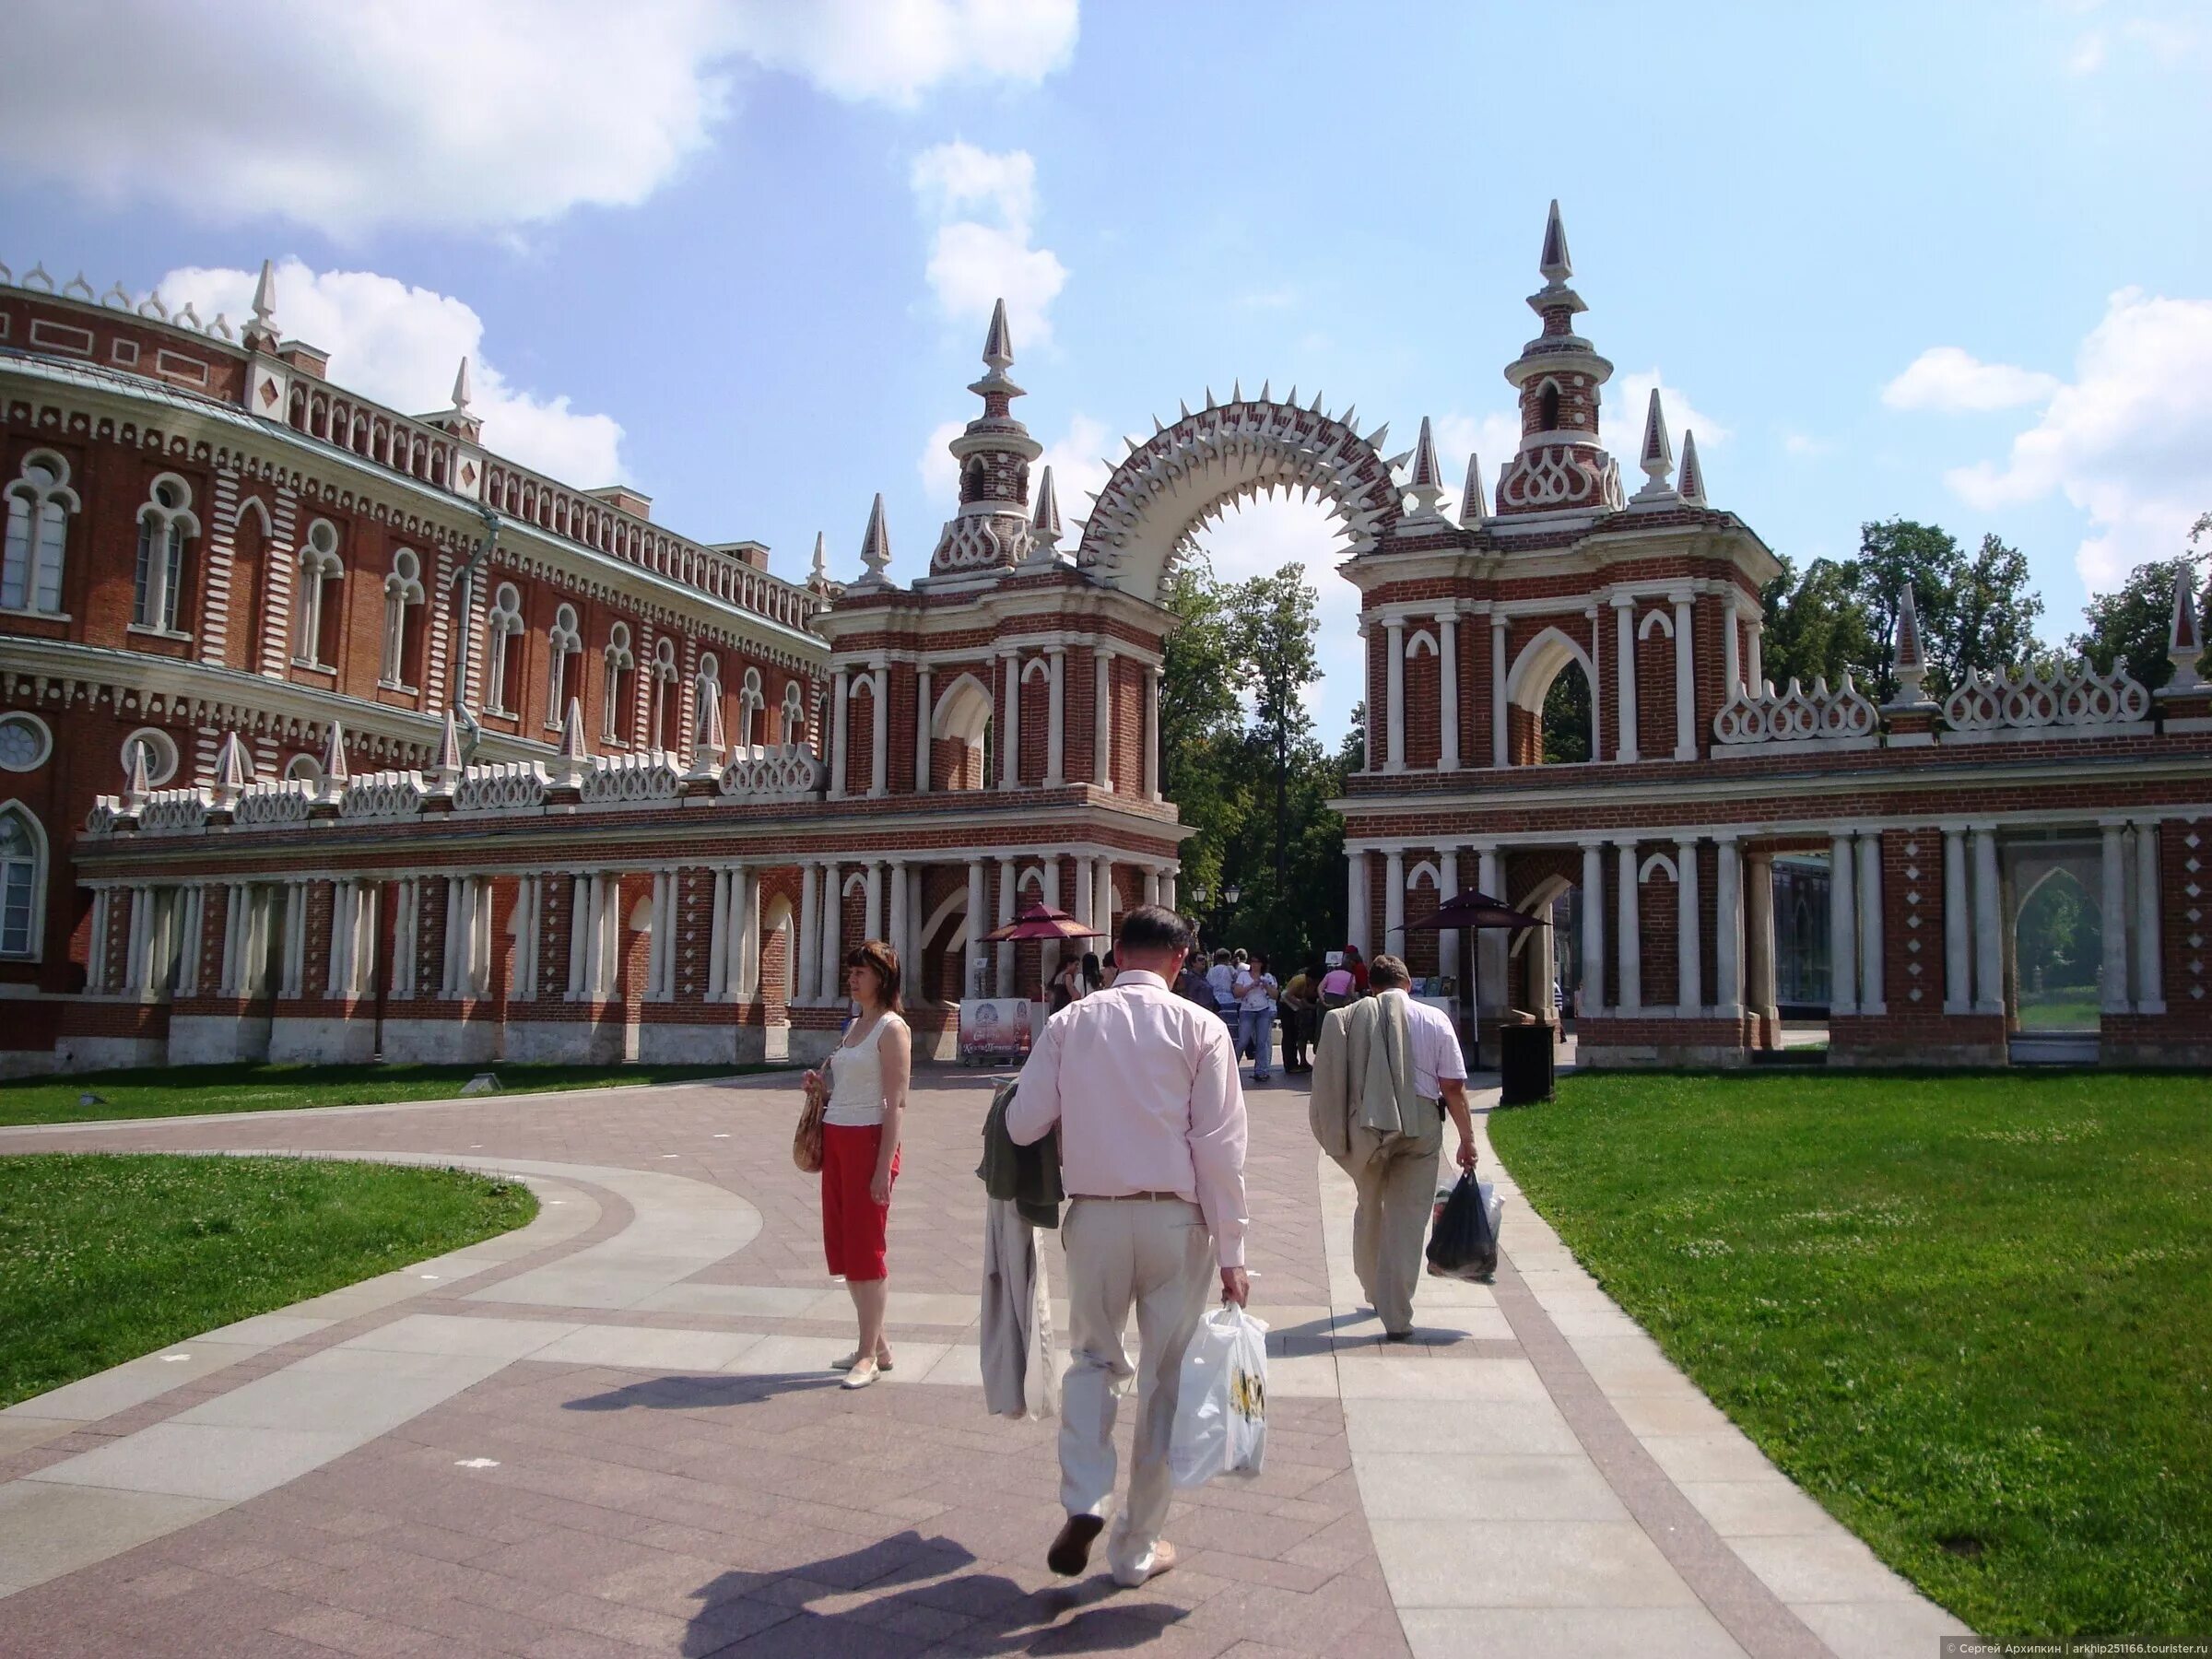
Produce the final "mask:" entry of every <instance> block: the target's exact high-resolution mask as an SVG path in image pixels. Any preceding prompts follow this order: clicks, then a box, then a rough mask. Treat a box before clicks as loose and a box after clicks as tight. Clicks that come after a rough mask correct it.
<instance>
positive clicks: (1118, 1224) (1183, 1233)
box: [1060, 1198, 1214, 1581]
mask: <svg viewBox="0 0 2212 1659" xmlns="http://www.w3.org/2000/svg"><path fill="white" fill-rule="evenodd" d="M1061 1238H1062V1240H1063V1241H1064V1242H1065V1244H1066V1246H1067V1300H1068V1317H1067V1324H1068V1331H1067V1341H1068V1367H1067V1378H1066V1381H1065V1383H1064V1384H1063V1385H1062V1387H1061V1391H1060V1502H1061V1505H1062V1507H1063V1508H1065V1510H1066V1511H1067V1512H1068V1513H1069V1514H1071V1515H1099V1516H1101V1517H1102V1516H1104V1515H1105V1513H1106V1512H1107V1507H1108V1505H1109V1504H1110V1503H1111V1502H1112V1498H1113V1479H1114V1462H1115V1459H1114V1450H1113V1418H1114V1412H1115V1408H1116V1406H1117V1405H1118V1404H1119V1402H1120V1399H1121V1396H1122V1395H1123V1394H1124V1393H1126V1392H1127V1390H1128V1387H1129V1382H1130V1379H1131V1378H1132V1377H1135V1380H1136V1438H1135V1444H1134V1445H1133V1447H1132V1448H1131V1452H1130V1457H1129V1496H1128V1498H1127V1500H1125V1501H1124V1503H1123V1505H1122V1512H1121V1517H1120V1519H1119V1520H1118V1521H1117V1522H1116V1523H1115V1525H1114V1529H1113V1535H1112V1541H1111V1544H1110V1546H1109V1559H1111V1561H1112V1567H1113V1571H1114V1576H1115V1577H1117V1578H1121V1579H1124V1580H1131V1581H1139V1580H1141V1579H1142V1578H1143V1576H1144V1575H1145V1574H1146V1573H1147V1572H1149V1571H1151V1567H1152V1552H1153V1547H1154V1546H1155V1545H1156V1544H1157V1543H1158V1542H1159V1531H1160V1528H1161V1527H1162V1526H1163V1525H1164V1524H1166V1522H1167V1518H1168V1502H1169V1500H1170V1498H1171V1496H1172V1495H1173V1492H1172V1487H1173V1483H1172V1481H1171V1477H1170V1475H1169V1470H1168V1447H1169V1444H1170V1442H1171V1439H1172V1437H1173V1434H1174V1429H1175V1401H1176V1394H1177V1392H1178V1384H1179V1383H1180V1382H1181V1381H1182V1355H1183V1350H1184V1349H1185V1348H1187V1347H1190V1345H1191V1334H1192V1333H1193V1332H1194V1331H1195V1330H1196V1329H1197V1328H1198V1321H1199V1320H1200V1319H1201V1318H1203V1317H1204V1316H1205V1313H1206V1288H1207V1287H1208V1286H1209V1285H1210V1284H1211V1283H1212V1282H1213V1278H1214V1242H1213V1237H1212V1235H1211V1234H1210V1233H1208V1232H1207V1230H1206V1218H1205V1216H1204V1214H1203V1213H1202V1212H1201V1211H1200V1210H1199V1208H1198V1206H1196V1205H1194V1204H1187V1203H1184V1202H1183V1201H1182V1200H1181V1199H1155V1200H1116V1201H1112V1202H1109V1201H1106V1200H1101V1199H1096V1198H1090V1199H1086V1198H1078V1199H1077V1200H1076V1201H1075V1203H1074V1204H1073V1205H1072V1206H1070V1207H1069V1209H1068V1212H1067V1219H1066V1220H1065V1222H1063V1223H1062V1224H1061ZM1133 1307H1134V1308H1135V1311H1136V1335H1137V1359H1136V1363H1135V1365H1132V1364H1131V1363H1130V1361H1129V1355H1128V1351H1127V1349H1126V1347H1125V1346H1124V1333H1125V1332H1126V1331H1127V1329H1128V1325H1129V1312H1130V1310H1131V1308H1133Z"/></svg>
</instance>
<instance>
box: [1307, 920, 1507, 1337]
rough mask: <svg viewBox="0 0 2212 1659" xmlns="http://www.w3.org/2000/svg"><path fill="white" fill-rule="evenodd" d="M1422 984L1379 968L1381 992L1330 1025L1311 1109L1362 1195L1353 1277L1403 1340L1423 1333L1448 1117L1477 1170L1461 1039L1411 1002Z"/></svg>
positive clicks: (1326, 1147)
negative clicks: (1427, 1257) (1416, 1298)
mask: <svg viewBox="0 0 2212 1659" xmlns="http://www.w3.org/2000/svg"><path fill="white" fill-rule="evenodd" d="M1412 982H1413V980H1412V976H1411V974H1409V973H1408V972H1407V971H1406V964H1405V963H1404V962H1403V961H1401V960H1399V959H1397V958H1396V957H1394V956H1379V957H1377V958H1376V959H1374V961H1373V963H1372V964H1371V967H1370V969H1369V971H1368V984H1369V987H1370V988H1371V990H1372V991H1373V992H1374V994H1373V995H1371V996H1369V997H1364V998H1362V999H1361V1000H1360V1001H1359V1002H1356V1003H1353V1004H1352V1005H1351V1006H1348V1007H1343V1008H1338V1009H1336V1010H1335V1011H1334V1012H1332V1013H1331V1014H1330V1015H1329V1017H1328V1018H1327V1019H1326V1020H1324V1022H1323V1024H1322V1028H1321V1043H1320V1046H1319V1047H1318V1048H1317V1049H1316V1050H1315V1051H1314V1055H1313V1095H1312V1101H1311V1102H1310V1104H1309V1106H1308V1108H1307V1110H1308V1112H1310V1114H1311V1122H1312V1126H1313V1138H1314V1139H1315V1140H1317V1141H1319V1142H1320V1143H1321V1147H1322V1150H1323V1151H1324V1152H1326V1153H1327V1154H1328V1155H1329V1156H1330V1157H1331V1158H1333V1159H1335V1160H1336V1162H1337V1163H1338V1164H1339V1165H1341V1166H1342V1167H1343V1169H1344V1171H1345V1173H1347V1175H1349V1176H1350V1177H1351V1178H1352V1185H1353V1187H1354V1188H1355V1190H1356V1191H1357V1192H1358V1193H1359V1209H1358V1211H1357V1212H1356V1213H1355V1214H1354V1216H1353V1218H1352V1270H1353V1271H1354V1272H1355V1273H1357V1274H1358V1275H1359V1285H1360V1288H1362V1289H1364V1290H1365V1291H1366V1292H1367V1300H1368V1303H1369V1305H1370V1306H1371V1307H1372V1308H1373V1309H1374V1311H1375V1316H1376V1317H1377V1318H1378V1319H1380V1320H1381V1321H1382V1334H1383V1335H1384V1336H1386V1337H1387V1338H1389V1339H1390V1340H1391V1341H1393V1342H1403V1341H1405V1340H1406V1338H1407V1337H1409V1336H1411V1335H1413V1291H1414V1287H1415V1285H1416V1284H1417V1283H1418V1280H1419V1278H1420V1272H1421V1256H1422V1247H1423V1244H1424V1241H1426V1239H1427V1237H1428V1231H1429V1218H1430V1214H1431V1213H1432V1212H1433V1210H1434V1208H1435V1204H1436V1166H1437V1159H1438V1156H1439V1154H1440V1153H1441V1151H1442V1150H1443V1140H1444V1113H1445V1112H1446V1111H1449V1112H1451V1114H1452V1120H1453V1124H1456V1125H1457V1126H1458V1129H1459V1167H1460V1168H1461V1169H1463V1170H1472V1169H1473V1168H1474V1167H1475V1125H1474V1123H1473V1120H1472V1119H1470V1118H1469V1116H1468V1115H1467V1089H1466V1077H1467V1065H1466V1061H1465V1057H1464V1056H1463V1055H1462V1054H1461V1053H1460V1049H1459V1035H1458V1033H1457V1032H1455V1031H1454V1030H1453V1029H1452V1021H1451V1020H1450V1018H1447V1017H1446V1016H1445V1015H1444V1014H1442V1013H1441V1012H1440V1011H1439V1010H1437V1009H1435V1008H1431V1007H1430V1006H1428V1005H1427V1004H1425V1003H1417V1002H1415V1001H1414V1000H1413V999H1412V997H1411V996H1409V995H1408V994H1406V988H1407V987H1408V986H1409V985H1410V984H1411V983H1412Z"/></svg>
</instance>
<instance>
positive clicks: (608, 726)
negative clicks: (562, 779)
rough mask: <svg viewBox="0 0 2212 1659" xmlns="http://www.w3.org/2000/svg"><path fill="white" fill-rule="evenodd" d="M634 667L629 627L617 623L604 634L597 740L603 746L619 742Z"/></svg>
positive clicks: (627, 624)
mask: <svg viewBox="0 0 2212 1659" xmlns="http://www.w3.org/2000/svg"><path fill="white" fill-rule="evenodd" d="M637 667H638V659H637V658H636V657H635V656H634V655H632V654H631V653H630V649H629V623H627V622H618V623H616V624H615V625H614V626H613V627H612V628H610V629H607V630H606V698H605V699H604V703H603V707H602V709H601V711H600V719H599V737H600V741H602V742H604V743H620V742H622V741H623V737H622V705H623V703H624V701H625V700H626V699H627V698H628V695H629V688H630V680H631V677H632V676H633V675H634V674H635V673H636V672H637Z"/></svg>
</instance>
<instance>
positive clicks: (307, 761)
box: [284, 755, 323, 784]
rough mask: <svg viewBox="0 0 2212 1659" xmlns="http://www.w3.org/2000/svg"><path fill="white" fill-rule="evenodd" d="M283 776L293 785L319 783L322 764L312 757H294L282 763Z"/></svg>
mask: <svg viewBox="0 0 2212 1659" xmlns="http://www.w3.org/2000/svg"><path fill="white" fill-rule="evenodd" d="M284 775H285V777H286V778H288V780H290V781H291V782H294V783H317V784H319V783H321V782H323V762H322V761H320V760H318V759H315V758H314V757H313V756H312V755H294V756H293V757H292V758H291V759H289V760H287V761H286V762H285V763H284Z"/></svg>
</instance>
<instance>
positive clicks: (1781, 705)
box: [1712, 672, 1878, 747]
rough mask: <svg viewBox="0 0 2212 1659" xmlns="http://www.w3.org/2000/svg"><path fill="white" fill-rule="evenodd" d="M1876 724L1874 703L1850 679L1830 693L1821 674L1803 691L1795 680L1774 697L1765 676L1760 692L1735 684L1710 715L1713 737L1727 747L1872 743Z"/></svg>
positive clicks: (1770, 681) (1771, 687)
mask: <svg viewBox="0 0 2212 1659" xmlns="http://www.w3.org/2000/svg"><path fill="white" fill-rule="evenodd" d="M1877 724H1878V722H1877V718H1876V715H1875V712H1874V704H1872V703H1871V702H1869V701H1867V700H1866V698H1865V694H1864V693H1862V692H1861V691H1860V690H1859V688H1858V687H1856V686H1855V685H1853V683H1852V678H1851V675H1850V674H1849V672H1846V673H1845V674H1844V676H1843V683H1842V684H1841V685H1840V686H1838V687H1837V688H1835V689H1833V690H1832V691H1831V690H1830V688H1829V684H1828V678H1827V677H1826V676H1825V675H1823V676H1822V677H1820V678H1818V679H1817V680H1815V681H1814V682H1813V688H1812V689H1811V690H1810V691H1807V690H1806V688H1804V687H1803V686H1802V685H1800V684H1799V683H1798V682H1797V681H1796V680H1795V679H1792V680H1791V681H1790V684H1789V688H1788V689H1787V690H1785V691H1783V693H1781V694H1780V695H1779V696H1777V695H1776V694H1775V690H1774V682H1773V681H1772V680H1769V681H1767V682H1766V684H1765V686H1764V687H1763V688H1761V689H1760V690H1759V691H1756V692H1754V691H1751V690H1749V689H1748V688H1738V689H1737V691H1736V693H1735V696H1734V697H1731V698H1730V699H1729V700H1727V702H1726V703H1724V704H1723V705H1722V708H1721V712H1719V713H1718V714H1716V715H1714V716H1713V718H1712V735H1713V737H1714V738H1715V740H1716V741H1718V742H1720V743H1723V744H1725V745H1727V746H1729V747H1740V746H1743V745H1747V744H1759V743H1834V742H1844V741H1855V742H1871V741H1872V740H1873V737H1874V734H1875V729H1876V727H1877Z"/></svg>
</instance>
